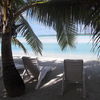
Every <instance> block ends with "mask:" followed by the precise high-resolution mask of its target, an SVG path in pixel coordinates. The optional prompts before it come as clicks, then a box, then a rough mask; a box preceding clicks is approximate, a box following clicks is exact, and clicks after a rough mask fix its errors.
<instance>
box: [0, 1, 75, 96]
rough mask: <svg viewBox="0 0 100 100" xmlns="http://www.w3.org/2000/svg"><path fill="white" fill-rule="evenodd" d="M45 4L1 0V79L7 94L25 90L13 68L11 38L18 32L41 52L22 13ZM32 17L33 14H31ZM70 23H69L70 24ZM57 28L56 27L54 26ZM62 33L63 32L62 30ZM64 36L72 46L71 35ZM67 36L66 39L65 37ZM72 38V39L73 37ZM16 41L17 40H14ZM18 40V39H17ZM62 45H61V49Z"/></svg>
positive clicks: (18, 93) (21, 92) (13, 94)
mask: <svg viewBox="0 0 100 100" xmlns="http://www.w3.org/2000/svg"><path fill="white" fill-rule="evenodd" d="M43 3H44V4H45V3H46V2H45V1H44V2H36V1H34V0H33V1H32V0H28V1H27V0H26V1H24V0H18V1H17V0H14V1H12V0H1V1H0V8H1V16H0V33H1V36H2V43H1V44H2V47H1V51H2V52H1V53H2V66H3V81H4V85H5V89H6V90H7V93H8V96H13V97H14V96H20V95H22V94H23V93H24V92H25V85H24V83H23V80H22V79H21V77H20V75H19V73H18V71H17V70H16V68H15V64H14V61H13V56H12V49H11V40H14V41H15V39H16V38H15V37H16V36H17V34H18V33H20V34H21V35H22V36H23V37H25V39H26V40H27V42H28V43H29V44H30V45H31V47H32V48H33V49H34V51H35V52H39V53H40V54H41V50H42V46H41V42H40V41H39V39H38V38H37V36H36V35H35V34H34V32H33V30H32V29H31V27H30V26H29V24H28V22H27V21H26V20H25V18H24V17H23V15H22V13H23V12H25V11H26V13H27V15H29V16H31V15H30V14H31V12H33V10H34V8H33V9H31V10H32V11H30V9H29V8H32V7H35V6H38V5H41V4H43ZM28 9H29V10H28ZM32 17H33V16H32ZM70 25H71V24H70ZM55 28H57V27H55ZM59 31H60V30H59ZM59 31H58V37H57V38H58V41H59V43H61V45H63V42H62V40H63V38H62V37H63V34H62V36H61V37H60V32H59ZM64 31H65V30H64ZM62 33H64V32H63V31H62ZM68 36H69V38H68V37H67V36H66V37H65V38H64V40H65V42H66V44H69V45H70V46H73V42H72V41H70V39H73V36H72V35H68ZM66 38H68V39H69V40H68V39H66ZM73 40H74V39H73ZM16 41H17V40H16ZM17 42H18V41H17ZM63 48H64V46H63V47H62V49H63Z"/></svg>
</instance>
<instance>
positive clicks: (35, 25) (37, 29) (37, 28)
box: [28, 18, 56, 36]
mask: <svg viewBox="0 0 100 100" xmlns="http://www.w3.org/2000/svg"><path fill="white" fill-rule="evenodd" d="M28 22H29V24H30V25H31V27H32V29H33V31H34V33H35V34H36V35H37V36H40V35H56V31H55V30H54V29H53V28H52V27H48V26H45V25H44V24H42V23H39V22H38V21H37V20H36V19H35V18H34V19H33V20H32V19H28Z"/></svg>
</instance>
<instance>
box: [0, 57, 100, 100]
mask: <svg viewBox="0 0 100 100" xmlns="http://www.w3.org/2000/svg"><path fill="white" fill-rule="evenodd" d="M22 56H23V55H22ZM27 56H29V55H27ZM84 57H85V58H84ZM84 57H83V58H81V57H75V56H73V57H72V56H67V57H66V59H79V58H80V59H83V61H84V70H85V82H86V90H87V96H88V97H87V98H86V100H100V95H99V94H100V61H99V60H98V59H97V58H95V57H93V56H92V58H91V57H90V58H89V57H87V56H84ZM37 58H38V60H39V65H40V66H49V67H52V71H51V72H50V73H49V75H48V76H47V77H46V80H45V81H44V82H43V83H42V86H41V88H40V89H38V90H34V86H35V84H34V82H33V83H27V84H26V93H25V95H23V96H21V97H16V98H10V97H3V96H4V93H3V89H4V86H3V83H2V78H0V100H83V99H82V93H81V92H79V91H77V90H76V89H73V90H71V91H69V92H67V93H65V95H64V96H62V95H61V84H62V77H61V75H62V73H63V60H64V59H65V58H64V57H61V56H59V57H45V56H44V57H40V56H38V57H37ZM86 58H87V59H86ZM14 61H15V63H16V65H18V66H19V65H21V67H24V66H23V63H22V59H21V56H17V57H14ZM0 65H1V64H0Z"/></svg>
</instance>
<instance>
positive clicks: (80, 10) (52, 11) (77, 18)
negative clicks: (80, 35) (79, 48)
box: [0, 0, 100, 51]
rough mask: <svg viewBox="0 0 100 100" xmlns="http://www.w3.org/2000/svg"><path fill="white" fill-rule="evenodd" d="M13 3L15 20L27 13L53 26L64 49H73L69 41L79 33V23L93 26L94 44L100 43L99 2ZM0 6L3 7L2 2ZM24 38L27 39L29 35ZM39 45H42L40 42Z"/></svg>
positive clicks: (49, 0) (32, 0) (22, 0)
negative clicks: (68, 47) (69, 47)
mask: <svg viewBox="0 0 100 100" xmlns="http://www.w3.org/2000/svg"><path fill="white" fill-rule="evenodd" d="M11 3H12V5H13V6H12V11H13V13H14V18H16V19H18V17H19V16H22V15H21V14H22V12H25V11H26V13H27V15H28V16H31V18H34V16H35V17H37V20H38V21H39V22H42V23H44V24H45V25H48V26H52V27H53V28H54V29H55V30H56V31H57V40H58V43H59V44H60V46H61V47H62V49H64V48H65V47H66V46H68V45H69V46H72V47H73V41H69V40H71V39H72V40H74V39H75V35H73V34H76V33H77V25H76V24H79V23H82V24H85V25H86V26H91V27H92V28H93V32H92V33H93V35H94V37H93V39H94V42H99V41H100V39H99V36H100V32H99V16H100V14H99V12H100V6H99V5H100V1H99V0H84V1H82V0H40V1H38V0H14V1H11ZM0 4H1V6H2V2H0ZM27 25H28V24H27ZM21 26H22V25H21ZM23 27H26V26H23ZM24 29H25V28H24ZM24 32H26V31H24ZM22 34H23V32H22ZM25 34H26V33H25ZM69 34H70V35H69ZM24 36H26V37H27V35H24ZM29 41H31V40H29ZM29 43H30V42H29ZM39 44H41V43H40V42H39ZM97 45H98V44H97ZM97 45H96V47H97ZM98 46H99V45H98ZM36 50H37V49H36ZM40 50H41V47H40ZM40 50H39V51H40Z"/></svg>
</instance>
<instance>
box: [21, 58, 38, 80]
mask: <svg viewBox="0 0 100 100" xmlns="http://www.w3.org/2000/svg"><path fill="white" fill-rule="evenodd" d="M22 60H23V64H24V66H25V68H26V69H28V70H29V71H30V72H31V74H32V75H33V76H34V78H35V79H38V76H39V70H38V67H37V59H36V58H33V59H31V58H30V57H22Z"/></svg>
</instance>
